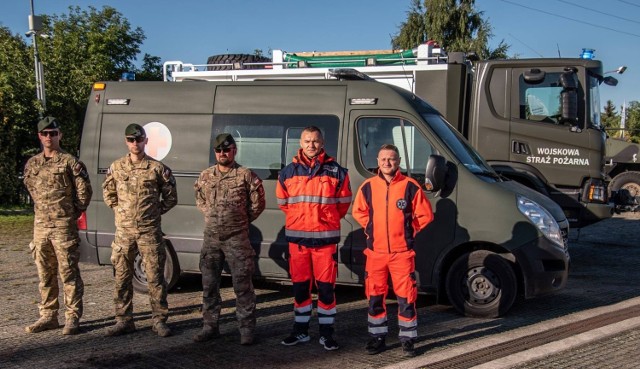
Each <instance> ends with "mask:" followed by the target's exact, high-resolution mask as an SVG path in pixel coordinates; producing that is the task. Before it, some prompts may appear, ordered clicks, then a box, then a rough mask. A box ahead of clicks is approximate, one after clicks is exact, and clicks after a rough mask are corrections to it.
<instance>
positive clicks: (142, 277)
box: [133, 240, 180, 293]
mask: <svg viewBox="0 0 640 369" xmlns="http://www.w3.org/2000/svg"><path fill="white" fill-rule="evenodd" d="M165 242H166V245H167V248H166V249H167V260H166V262H165V263H164V280H165V282H166V283H167V292H169V291H170V290H171V289H172V288H173V287H174V286H175V285H176V283H178V279H179V278H180V264H178V255H177V254H176V252H175V251H174V250H173V247H172V246H171V244H170V243H169V242H167V241H166V240H165ZM133 289H134V290H136V292H139V293H147V292H149V288H148V286H147V274H146V273H145V270H144V265H143V263H142V256H140V253H139V252H138V253H136V258H135V259H134V260H133Z"/></svg>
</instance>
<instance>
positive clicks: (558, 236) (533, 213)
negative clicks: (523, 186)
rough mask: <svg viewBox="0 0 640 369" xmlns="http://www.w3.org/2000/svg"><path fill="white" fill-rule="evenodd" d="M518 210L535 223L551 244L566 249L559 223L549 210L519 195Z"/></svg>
mask: <svg viewBox="0 0 640 369" xmlns="http://www.w3.org/2000/svg"><path fill="white" fill-rule="evenodd" d="M517 199H518V210H520V212H521V213H522V214H524V215H525V216H526V217H527V218H529V220H530V221H531V223H533V224H534V225H535V226H536V227H537V228H538V230H539V231H540V232H542V234H544V236H545V237H547V238H548V239H549V240H550V241H551V242H553V243H555V244H556V245H558V246H559V247H561V248H564V242H562V232H561V231H560V226H559V225H558V222H556V220H555V219H553V217H552V216H551V214H550V213H549V212H548V211H547V209H545V208H543V207H542V206H540V205H538V203H536V202H535V201H532V200H529V199H528V198H526V197H524V196H521V195H517Z"/></svg>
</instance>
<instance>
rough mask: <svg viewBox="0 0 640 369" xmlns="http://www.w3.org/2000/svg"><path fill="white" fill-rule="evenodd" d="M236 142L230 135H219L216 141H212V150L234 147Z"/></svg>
mask: <svg viewBox="0 0 640 369" xmlns="http://www.w3.org/2000/svg"><path fill="white" fill-rule="evenodd" d="M235 144H236V140H234V139H233V136H231V134H230V133H221V134H219V135H218V136H216V139H215V140H214V141H213V148H214V149H226V148H227V147H229V146H231V145H235Z"/></svg>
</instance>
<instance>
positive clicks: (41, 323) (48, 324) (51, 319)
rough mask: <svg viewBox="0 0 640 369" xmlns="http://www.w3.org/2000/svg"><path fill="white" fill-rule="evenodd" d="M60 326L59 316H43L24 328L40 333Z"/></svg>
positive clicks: (30, 331)
mask: <svg viewBox="0 0 640 369" xmlns="http://www.w3.org/2000/svg"><path fill="white" fill-rule="evenodd" d="M58 327H60V323H58V317H57V316H43V317H40V319H38V320H37V321H36V322H35V323H33V324H31V325H30V326H27V327H25V328H24V330H25V331H27V332H28V333H38V332H42V331H47V330H49V329H56V328H58Z"/></svg>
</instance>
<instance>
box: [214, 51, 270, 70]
mask: <svg viewBox="0 0 640 369" xmlns="http://www.w3.org/2000/svg"><path fill="white" fill-rule="evenodd" d="M270 61H271V59H269V58H265V57H263V56H256V55H251V54H221V55H213V56H210V57H209V58H208V59H207V64H233V63H235V62H240V63H242V69H264V68H265V66H264V65H245V63H261V62H270ZM231 69H233V66H231V65H224V66H215V67H214V66H208V67H207V70H231Z"/></svg>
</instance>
